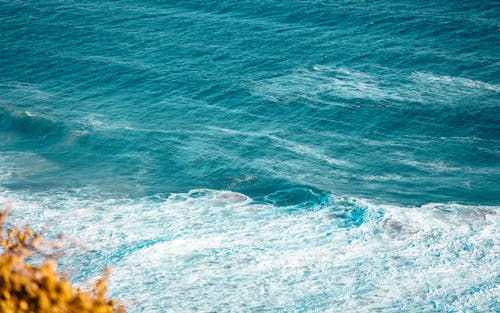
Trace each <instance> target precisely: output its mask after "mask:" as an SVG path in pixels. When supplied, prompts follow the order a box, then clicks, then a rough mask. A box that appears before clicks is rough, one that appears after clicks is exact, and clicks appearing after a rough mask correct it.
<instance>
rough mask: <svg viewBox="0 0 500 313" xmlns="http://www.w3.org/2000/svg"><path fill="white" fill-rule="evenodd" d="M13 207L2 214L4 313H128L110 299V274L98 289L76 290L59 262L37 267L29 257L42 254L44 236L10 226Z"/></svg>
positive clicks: (0, 305)
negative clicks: (9, 217) (57, 267)
mask: <svg viewBox="0 0 500 313" xmlns="http://www.w3.org/2000/svg"><path fill="white" fill-rule="evenodd" d="M9 212H10V210H9V208H7V209H6V210H3V211H0V242H1V247H0V249H1V251H0V252H1V255H0V312H2V313H28V312H29V313H91V312H92V313H124V312H125V307H124V306H123V305H120V304H119V303H118V301H117V300H113V299H108V297H107V279H108V277H109V271H106V273H105V274H104V276H103V277H102V278H101V279H99V280H98V281H97V282H96V284H95V286H94V288H93V289H92V290H90V291H84V290H81V289H80V288H77V287H74V286H72V285H71V283H70V282H69V281H68V280H67V279H66V278H64V277H63V276H62V275H61V274H60V273H58V272H57V271H56V265H55V261H53V260H47V261H45V262H44V263H42V264H40V265H33V264H30V263H29V262H28V261H27V259H26V258H27V257H28V256H31V255H33V254H36V253H39V252H41V250H42V249H43V247H44V246H43V245H42V244H41V243H42V237H41V236H40V235H39V234H37V233H35V232H34V231H33V230H31V229H30V228H29V227H26V228H24V229H20V228H18V227H10V228H9V227H8V226H7V223H6V218H7V217H8V215H9Z"/></svg>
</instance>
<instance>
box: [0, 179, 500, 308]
mask: <svg viewBox="0 0 500 313" xmlns="http://www.w3.org/2000/svg"><path fill="white" fill-rule="evenodd" d="M8 197H13V198H14V200H15V202H14V205H15V207H16V211H15V212H14V214H15V216H17V217H18V218H19V217H20V216H22V221H23V222H27V223H30V224H35V225H47V224H50V225H49V226H51V227H55V229H53V228H51V227H48V228H47V229H46V231H50V232H59V231H63V232H65V233H68V234H69V235H70V236H72V238H78V241H79V243H81V244H82V245H83V246H84V247H86V250H84V251H79V250H70V251H69V253H70V256H69V259H70V260H69V261H68V260H67V261H65V262H67V263H66V266H76V267H77V268H78V267H80V268H87V270H89V266H90V269H91V270H90V274H89V275H94V274H95V275H97V274H98V272H99V271H97V272H96V271H95V269H96V268H103V267H104V266H106V265H109V266H111V267H112V268H113V270H114V271H113V276H112V281H111V283H112V284H111V289H112V292H113V294H114V295H116V296H119V297H121V298H125V299H130V300H131V301H132V302H133V303H134V304H133V305H132V307H131V312H165V311H169V310H172V311H182V312H189V311H239V310H241V309H242V308H246V309H248V310H250V311H251V310H259V308H260V309H262V310H273V309H281V310H284V311H301V310H306V309H307V310H313V311H314V310H316V311H325V312H328V311H332V312H333V311H336V310H342V311H347V312H353V311H356V310H366V311H369V310H375V309H379V310H383V311H394V312H396V311H401V310H407V311H415V310H424V311H426V310H427V311H432V310H440V309H443V310H446V311H461V310H470V309H472V310H474V309H476V310H479V309H481V308H483V309H484V308H486V309H491V308H493V307H495V303H497V302H495V297H494V295H495V294H496V292H498V286H496V284H495V282H496V279H497V278H496V277H497V276H498V263H499V255H500V253H499V252H500V251H499V248H498V247H499V246H500V245H499V236H498V232H497V229H498V227H499V226H500V225H499V222H500V218H499V216H500V215H499V214H498V213H499V208H498V207H488V206H465V205H459V204H453V203H441V204H439V203H436V204H428V205H425V206H421V207H414V208H409V207H408V208H404V207H397V206H390V205H385V206H384V205H374V204H372V203H370V202H368V201H366V200H362V199H354V198H343V197H333V196H330V197H329V199H326V200H325V199H323V200H321V201H319V202H318V204H317V207H314V206H313V207H301V205H302V204H299V205H297V206H292V207H277V206H274V205H271V204H264V203H255V202H253V201H252V199H250V198H249V197H247V196H245V195H243V194H240V193H235V192H231V191H214V190H203V189H202V190H192V191H190V192H188V193H182V194H172V195H170V196H169V197H168V198H165V199H163V200H162V199H161V198H157V197H152V198H145V199H138V200H132V199H130V200H127V199H113V198H112V197H109V196H106V195H101V194H99V193H95V191H93V190H91V189H89V190H85V189H84V190H75V191H73V192H59V193H51V194H50V195H49V194H35V195H21V194H14V195H12V194H10V193H9V192H6V191H3V192H2V193H0V200H1V201H5V200H6V199H7V198H8ZM34 203H36V205H34ZM89 258H90V259H91V260H92V262H91V265H89V264H87V265H85V264H82V261H81V260H86V259H89Z"/></svg>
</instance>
